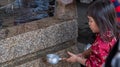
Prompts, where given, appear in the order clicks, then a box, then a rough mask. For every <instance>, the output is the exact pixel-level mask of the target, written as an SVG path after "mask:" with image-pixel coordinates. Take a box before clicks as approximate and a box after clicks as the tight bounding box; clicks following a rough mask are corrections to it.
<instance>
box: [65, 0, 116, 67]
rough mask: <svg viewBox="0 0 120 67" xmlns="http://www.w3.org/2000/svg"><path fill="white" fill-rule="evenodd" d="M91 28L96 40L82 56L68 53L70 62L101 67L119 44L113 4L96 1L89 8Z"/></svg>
mask: <svg viewBox="0 0 120 67" xmlns="http://www.w3.org/2000/svg"><path fill="white" fill-rule="evenodd" d="M87 15H88V19H89V27H90V28H91V30H92V32H93V33H96V40H95V42H94V43H93V44H92V46H91V47H90V48H89V49H88V50H86V51H84V52H83V53H81V54H78V55H75V54H73V53H71V52H68V54H69V55H70V57H69V58H63V60H65V61H68V62H79V63H81V64H82V65H84V66H86V67H101V66H102V65H103V63H104V62H105V60H106V57H107V56H108V54H109V52H110V50H111V49H112V47H113V46H114V44H115V43H116V42H117V37H118V31H117V26H116V19H115V18H116V14H115V11H114V6H113V4H111V2H110V1H109V2H106V1H102V0H96V1H95V2H94V3H92V4H91V5H90V6H89V8H88V12H87Z"/></svg>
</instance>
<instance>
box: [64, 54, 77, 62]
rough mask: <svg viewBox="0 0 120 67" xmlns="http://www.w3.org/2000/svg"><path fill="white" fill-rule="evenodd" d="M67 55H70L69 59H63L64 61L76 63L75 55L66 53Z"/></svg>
mask: <svg viewBox="0 0 120 67" xmlns="http://www.w3.org/2000/svg"><path fill="white" fill-rule="evenodd" d="M67 53H68V54H69V55H70V57H69V58H63V60H65V61H67V62H72V63H74V62H77V58H78V56H77V55H75V54H73V53H71V52H67Z"/></svg>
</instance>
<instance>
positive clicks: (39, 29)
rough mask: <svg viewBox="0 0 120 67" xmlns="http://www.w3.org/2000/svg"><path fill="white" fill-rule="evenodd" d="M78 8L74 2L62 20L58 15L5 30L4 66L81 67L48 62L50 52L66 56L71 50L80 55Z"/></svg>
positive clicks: (0, 50) (1, 39)
mask: <svg viewBox="0 0 120 67" xmlns="http://www.w3.org/2000/svg"><path fill="white" fill-rule="evenodd" d="M58 6H60V5H57V7H58ZM74 6H75V4H74V3H71V4H69V5H66V10H65V12H66V13H65V15H62V18H60V17H58V16H54V17H50V18H45V19H42V20H37V21H33V22H30V23H25V24H21V25H18V26H13V27H8V28H5V29H1V30H0V67H79V64H70V63H67V62H60V63H58V64H57V65H51V64H48V63H47V62H46V61H44V60H45V58H46V54H48V53H57V54H59V55H60V56H61V57H65V56H67V51H72V52H74V53H77V52H78V50H77V48H76V45H75V44H76V43H77V36H78V35H77V34H78V24H77V20H76V17H75V15H76V8H75V7H74ZM61 9H62V8H61ZM68 10H73V11H70V12H68ZM69 17H70V18H69Z"/></svg>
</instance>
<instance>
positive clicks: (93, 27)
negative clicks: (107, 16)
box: [88, 16, 99, 33]
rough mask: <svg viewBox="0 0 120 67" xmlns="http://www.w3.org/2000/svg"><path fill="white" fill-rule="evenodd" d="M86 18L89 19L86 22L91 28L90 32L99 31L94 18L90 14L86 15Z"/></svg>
mask: <svg viewBox="0 0 120 67" xmlns="http://www.w3.org/2000/svg"><path fill="white" fill-rule="evenodd" d="M88 20H89V22H88V24H89V27H90V29H91V30H92V32H93V33H99V28H98V26H97V24H96V22H95V20H94V19H93V18H92V17H91V16H88Z"/></svg>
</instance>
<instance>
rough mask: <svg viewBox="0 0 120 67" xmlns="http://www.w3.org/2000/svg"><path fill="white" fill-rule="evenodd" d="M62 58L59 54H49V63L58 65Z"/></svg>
mask: <svg viewBox="0 0 120 67" xmlns="http://www.w3.org/2000/svg"><path fill="white" fill-rule="evenodd" d="M60 60H62V58H60V57H59V55H57V54H47V62H49V63H50V64H57V63H58V62H59V61H60Z"/></svg>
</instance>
